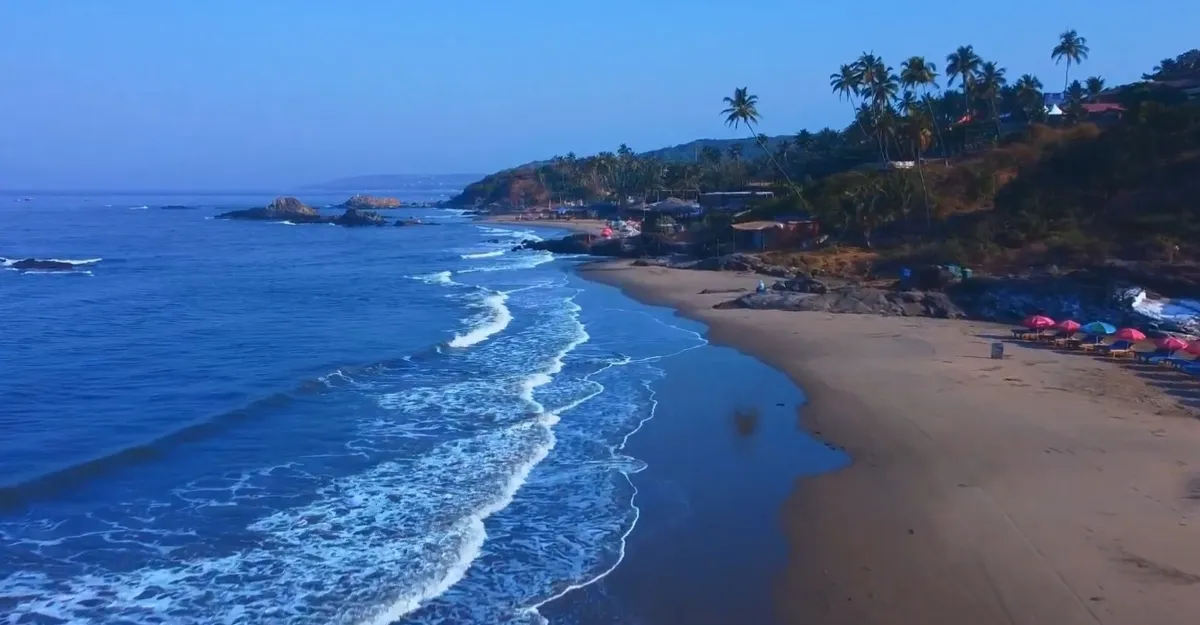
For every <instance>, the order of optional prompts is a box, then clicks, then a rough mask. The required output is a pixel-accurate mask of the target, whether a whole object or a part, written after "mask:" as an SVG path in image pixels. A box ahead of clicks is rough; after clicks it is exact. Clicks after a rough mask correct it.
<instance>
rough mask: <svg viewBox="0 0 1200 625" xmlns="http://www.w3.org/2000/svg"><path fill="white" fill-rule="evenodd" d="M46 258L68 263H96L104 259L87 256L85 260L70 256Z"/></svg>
mask: <svg viewBox="0 0 1200 625" xmlns="http://www.w3.org/2000/svg"><path fill="white" fill-rule="evenodd" d="M46 260H48V261H50V262H52V263H67V264H68V265H94V264H96V263H98V262H100V261H102V260H104V259H103V258H86V259H84V260H72V259H70V258H47V259H46Z"/></svg>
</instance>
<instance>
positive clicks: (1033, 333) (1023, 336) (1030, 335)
mask: <svg viewBox="0 0 1200 625" xmlns="http://www.w3.org/2000/svg"><path fill="white" fill-rule="evenodd" d="M1012 334H1013V338H1014V339H1017V340H1019V341H1028V340H1031V339H1034V338H1037V335H1038V334H1040V333H1039V332H1038V331H1037V330H1032V329H1030V328H1013V331H1012Z"/></svg>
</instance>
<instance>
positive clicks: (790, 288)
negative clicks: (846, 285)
mask: <svg viewBox="0 0 1200 625" xmlns="http://www.w3.org/2000/svg"><path fill="white" fill-rule="evenodd" d="M771 290H772V291H786V292H789V293H814V294H817V295H824V294H825V293H828V292H829V287H828V286H826V285H825V283H824V282H821V281H820V280H817V279H816V278H813V277H812V276H806V275H801V276H797V277H795V278H789V279H787V280H780V281H779V282H776V283H775V284H773V285H771Z"/></svg>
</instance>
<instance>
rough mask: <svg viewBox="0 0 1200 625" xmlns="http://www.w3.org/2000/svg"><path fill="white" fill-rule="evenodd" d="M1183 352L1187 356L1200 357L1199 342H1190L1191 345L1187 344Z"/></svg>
mask: <svg viewBox="0 0 1200 625" xmlns="http://www.w3.org/2000/svg"><path fill="white" fill-rule="evenodd" d="M1183 351H1185V352H1187V353H1189V354H1195V355H1197V356H1200V341H1192V342H1191V343H1188V346H1187V347H1185V348H1183Z"/></svg>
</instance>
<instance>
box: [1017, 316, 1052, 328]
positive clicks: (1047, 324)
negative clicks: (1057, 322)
mask: <svg viewBox="0 0 1200 625" xmlns="http://www.w3.org/2000/svg"><path fill="white" fill-rule="evenodd" d="M1024 323H1025V327H1026V328H1032V329H1034V330H1045V329H1046V328H1053V327H1054V320H1053V319H1051V318H1049V317H1043V316H1042V315H1030V316H1028V317H1026V318H1025V322H1024Z"/></svg>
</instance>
